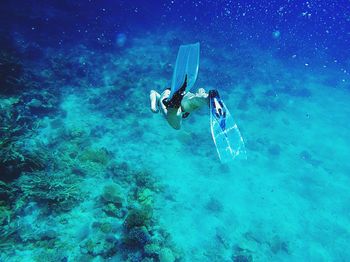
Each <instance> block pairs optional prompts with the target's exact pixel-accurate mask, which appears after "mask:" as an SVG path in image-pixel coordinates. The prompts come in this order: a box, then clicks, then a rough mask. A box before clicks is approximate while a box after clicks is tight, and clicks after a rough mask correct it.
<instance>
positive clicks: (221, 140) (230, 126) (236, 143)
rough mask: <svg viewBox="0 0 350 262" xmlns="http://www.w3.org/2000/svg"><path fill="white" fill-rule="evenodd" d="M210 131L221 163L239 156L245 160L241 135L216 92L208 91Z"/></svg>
mask: <svg viewBox="0 0 350 262" xmlns="http://www.w3.org/2000/svg"><path fill="white" fill-rule="evenodd" d="M209 99H210V102H209V109H210V129H211V134H212V137H213V140H214V144H215V146H216V150H217V152H218V155H219V158H220V160H221V162H223V163H225V162H228V161H230V160H233V159H235V158H236V157H238V156H240V157H243V158H244V159H246V151H245V146H244V142H243V138H242V136H241V133H240V132H239V129H238V126H237V124H236V123H235V121H234V120H233V117H232V115H231V114H230V112H229V111H228V109H227V107H226V105H225V104H224V102H223V101H222V99H221V98H220V96H219V93H218V91H216V90H210V91H209Z"/></svg>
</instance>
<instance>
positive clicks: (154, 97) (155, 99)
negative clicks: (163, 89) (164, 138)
mask: <svg viewBox="0 0 350 262" xmlns="http://www.w3.org/2000/svg"><path fill="white" fill-rule="evenodd" d="M159 98H160V94H158V92H157V91H155V90H151V92H150V94H149V99H150V102H151V110H152V112H153V113H158V112H159V108H158V103H159Z"/></svg>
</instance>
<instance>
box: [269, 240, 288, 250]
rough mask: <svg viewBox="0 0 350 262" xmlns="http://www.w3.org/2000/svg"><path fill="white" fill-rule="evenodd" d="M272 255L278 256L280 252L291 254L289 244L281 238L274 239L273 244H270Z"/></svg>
mask: <svg viewBox="0 0 350 262" xmlns="http://www.w3.org/2000/svg"><path fill="white" fill-rule="evenodd" d="M269 245H270V249H271V251H272V253H274V254H277V253H278V252H285V253H287V254H289V248H288V243H287V242H285V241H282V240H281V239H280V238H279V237H277V236H276V237H274V239H273V240H272V243H269Z"/></svg>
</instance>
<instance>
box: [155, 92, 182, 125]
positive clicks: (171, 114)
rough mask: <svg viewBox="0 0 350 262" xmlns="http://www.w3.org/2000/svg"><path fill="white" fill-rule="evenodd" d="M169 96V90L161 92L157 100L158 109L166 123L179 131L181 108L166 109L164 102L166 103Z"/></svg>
mask: <svg viewBox="0 0 350 262" xmlns="http://www.w3.org/2000/svg"><path fill="white" fill-rule="evenodd" d="M169 95H170V89H166V90H164V91H163V93H162V94H161V95H160V98H159V107H160V110H161V112H162V113H163V115H164V117H165V119H166V120H167V121H168V123H169V125H170V126H171V127H173V128H174V129H180V128H181V122H182V112H181V107H179V108H173V107H167V106H166V105H165V104H164V102H165V101H167V99H168V97H169Z"/></svg>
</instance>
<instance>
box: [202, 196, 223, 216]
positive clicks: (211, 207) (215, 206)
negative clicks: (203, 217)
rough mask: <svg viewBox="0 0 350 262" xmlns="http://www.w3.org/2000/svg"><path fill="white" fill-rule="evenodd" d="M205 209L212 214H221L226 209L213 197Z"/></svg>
mask: <svg viewBox="0 0 350 262" xmlns="http://www.w3.org/2000/svg"><path fill="white" fill-rule="evenodd" d="M205 208H206V209H207V210H208V211H210V212H212V213H220V212H222V211H223V209H224V207H223V205H222V204H221V202H220V201H219V200H218V199H216V198H214V197H211V198H210V199H209V201H208V202H207V203H206V205H205Z"/></svg>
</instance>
